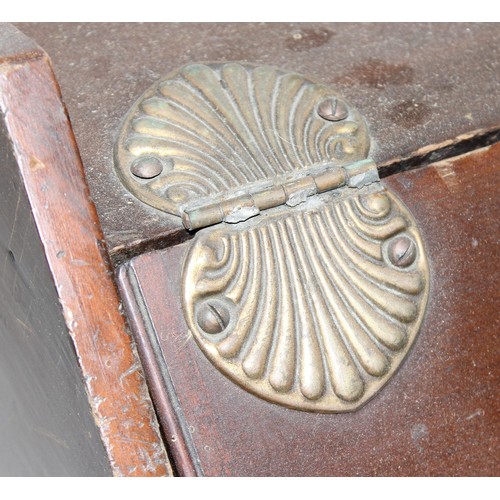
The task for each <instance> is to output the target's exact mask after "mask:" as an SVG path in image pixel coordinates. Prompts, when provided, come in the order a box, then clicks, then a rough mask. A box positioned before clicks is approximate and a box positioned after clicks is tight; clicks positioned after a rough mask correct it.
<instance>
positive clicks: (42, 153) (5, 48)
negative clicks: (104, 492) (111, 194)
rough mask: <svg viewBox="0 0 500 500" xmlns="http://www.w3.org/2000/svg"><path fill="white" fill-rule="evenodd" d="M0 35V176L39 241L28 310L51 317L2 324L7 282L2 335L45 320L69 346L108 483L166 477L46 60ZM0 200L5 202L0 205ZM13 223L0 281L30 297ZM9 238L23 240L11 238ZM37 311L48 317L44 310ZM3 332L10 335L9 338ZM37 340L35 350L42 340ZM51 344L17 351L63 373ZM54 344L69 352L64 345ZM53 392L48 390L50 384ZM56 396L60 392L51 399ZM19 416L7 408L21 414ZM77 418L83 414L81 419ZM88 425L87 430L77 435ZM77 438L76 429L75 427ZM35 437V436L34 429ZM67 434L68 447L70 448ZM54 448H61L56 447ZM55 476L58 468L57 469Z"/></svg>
mask: <svg viewBox="0 0 500 500" xmlns="http://www.w3.org/2000/svg"><path fill="white" fill-rule="evenodd" d="M0 33H1V36H0V42H1V43H2V45H0V54H5V57H4V58H2V57H0V107H1V111H2V113H3V116H4V120H5V128H6V130H5V137H7V136H8V139H9V141H10V142H11V143H12V150H13V155H14V158H15V163H13V164H4V165H2V168H6V169H9V172H7V175H11V176H14V178H15V174H16V172H18V175H19V176H20V179H22V183H21V184H20V187H19V188H18V192H19V197H18V198H17V200H18V203H19V207H20V208H24V209H26V204H25V205H23V206H21V202H22V200H23V198H22V196H24V195H22V193H23V190H24V191H25V193H26V195H25V196H26V200H28V201H29V205H30V206H31V211H32V217H33V220H34V224H36V230H37V231H38V235H39V238H40V242H41V245H40V246H38V247H37V245H39V243H37V240H35V241H33V243H32V244H33V250H36V249H37V248H38V249H39V250H40V249H42V248H43V252H44V253H45V256H43V255H38V257H37V258H38V260H39V262H41V263H40V266H42V267H43V262H44V260H45V259H46V262H47V264H48V269H49V270H50V274H49V273H47V276H50V280H51V281H50V283H45V284H44V285H43V287H41V288H40V290H38V293H44V290H47V293H48V294H49V295H48V296H47V297H46V298H45V299H42V298H38V299H37V300H34V302H33V307H36V308H37V311H38V313H39V314H40V315H41V317H42V318H43V317H45V315H50V311H52V312H53V314H55V315H56V316H55V317H54V318H53V319H52V320H50V318H47V321H46V323H45V324H41V323H39V322H37V320H36V318H35V317H34V316H36V313H37V311H35V310H33V311H32V312H31V313H30V311H29V310H28V312H27V313H26V314H27V315H28V319H29V321H28V322H27V323H26V324H25V322H24V320H23V316H19V317H18V318H17V319H18V320H19V321H20V323H19V321H17V323H16V320H15V318H12V316H11V315H12V313H13V312H14V313H15V311H17V310H18V309H19V308H20V307H21V305H22V304H19V303H18V302H17V300H18V299H19V300H22V297H18V296H17V295H16V290H17V288H16V287H17V286H19V287H21V284H20V283H19V285H18V284H17V283H18V282H17V281H14V282H12V283H11V286H12V294H13V295H11V296H9V295H7V297H6V301H7V302H4V300H5V299H4V297H3V296H2V315H3V314H7V316H6V318H7V320H5V321H6V322H5V328H6V331H7V332H8V334H9V335H14V334H15V332H16V331H18V332H23V330H22V329H23V327H25V328H26V329H27V330H28V333H30V334H32V335H34V334H37V335H43V333H44V329H43V328H42V327H43V326H45V329H46V328H48V326H49V325H50V321H55V322H56V323H57V325H58V327H59V329H60V330H61V329H62V330H63V333H61V334H62V335H66V336H68V337H71V339H72V343H73V346H74V350H75V355H76V358H77V359H78V363H79V365H80V368H81V373H80V376H81V377H82V378H83V381H84V386H85V389H86V392H87V396H88V403H89V404H90V411H91V412H92V415H93V417H94V420H95V424H96V425H97V429H98V430H99V432H100V436H101V438H102V442H103V444H104V448H105V450H106V452H107V456H108V463H109V466H110V467H111V470H112V472H113V474H115V475H168V474H170V473H171V469H170V466H169V463H168V459H167V456H166V452H165V448H164V446H163V442H162V440H161V437H160V434H159V429H158V424H157V421H156V417H155V415H154V411H153V408H152V405H151V401H150V398H149V394H148V391H147V388H146V385H145V382H144V379H143V373H142V368H141V364H140V362H139V360H138V359H137V356H136V353H135V351H134V347H133V344H132V342H131V340H130V337H129V335H128V332H127V327H126V322H125V319H124V317H123V315H122V312H121V307H120V300H119V297H118V294H117V290H116V287H115V284H114V282H113V279H112V272H111V269H110V265H109V262H108V260H107V256H106V253H105V250H104V249H103V247H104V245H103V236H102V233H101V229H100V226H99V223H98V219H97V214H96V211H95V207H94V205H93V204H92V202H91V201H90V198H89V191H88V187H87V185H86V183H85V180H84V174H83V169H82V164H81V161H80V157H79V154H78V151H77V147H76V144H75V140H74V137H73V133H72V130H71V126H70V123H69V120H68V117H67V114H66V110H65V108H64V106H63V104H62V102H61V95H60V92H59V87H58V85H57V83H56V81H55V79H54V75H53V72H52V69H51V65H50V61H49V59H48V57H47V56H46V55H45V53H44V52H43V51H42V50H41V49H40V48H39V47H37V46H36V45H35V44H33V43H32V42H30V41H29V40H28V39H26V37H24V36H23V35H21V34H20V33H19V32H18V31H17V30H15V29H13V28H11V27H9V26H2V28H1V30H0ZM16 49H17V52H16ZM12 170H16V172H14V171H12ZM2 189H3V190H5V189H7V190H9V189H11V186H9V185H8V184H7V185H4V186H3V187H2ZM2 201H3V202H4V203H5V200H2ZM2 216H4V214H3V213H2ZM19 217H20V216H19V212H15V213H14V221H13V222H12V221H9V222H12V228H11V229H12V231H11V233H10V236H8V237H6V233H5V231H3V232H2V237H3V238H6V239H4V240H3V241H2V254H3V261H2V262H3V265H4V268H5V269H6V270H5V269H4V273H3V279H7V280H8V279H14V280H17V279H20V280H21V279H22V277H23V276H25V280H26V281H25V282H24V281H23V284H24V286H25V287H27V288H28V289H29V290H30V291H31V293H35V292H34V290H33V285H34V284H36V283H37V282H38V281H37V280H39V279H42V277H43V275H42V274H40V275H38V274H36V273H35V274H34V276H33V277H29V276H26V273H29V272H30V269H31V268H33V271H34V272H35V271H36V269H34V267H33V266H35V264H33V266H31V268H30V263H29V262H25V259H27V255H28V252H27V253H23V250H22V246H21V247H19V245H22V244H24V245H30V244H31V243H30V242H29V241H27V240H23V239H24V238H27V237H28V236H29V234H28V229H27V228H29V225H20V224H21V220H20V219H19ZM7 227H8V226H7ZM19 231H26V233H22V234H21V233H19ZM31 233H34V230H32V231H31ZM31 236H33V234H31ZM30 255H31V253H30ZM9 266H10V267H13V268H15V273H14V275H12V272H10V271H9V269H10V267H9ZM42 272H43V269H42V270H41V271H40V273H42ZM5 273H7V274H5ZM33 280H34V281H33ZM8 287H9V281H7V282H3V284H2V290H3V291H4V292H5V290H6V288H8ZM51 291H52V292H53V294H54V296H56V297H57V301H58V303H54V300H55V297H52V299H51V295H50V293H52V292H51ZM56 293H57V295H55V294H56ZM51 300H52V302H51ZM45 301H48V302H49V303H48V304H46V302H45ZM9 304H10V305H11V307H12V310H10V311H9V310H7V311H4V310H3V308H4V307H7V306H8V305H9ZM45 306H47V307H49V309H45ZM21 308H22V307H21ZM57 315H59V316H57ZM49 320H50V321H49ZM18 323H19V324H18ZM12 325H15V326H16V328H17V330H14V331H12V330H11V327H12ZM37 325H38V326H40V328H41V330H40V331H36V332H33V331H32V329H34V328H35V327H37ZM2 328H3V326H2ZM2 331H3V329H2ZM23 334H26V333H23ZM52 335H57V331H54V332H52ZM38 341H39V342H40V341H41V342H44V341H43V338H39V339H38ZM61 342H62V343H63V344H64V339H61V340H60V342H57V341H54V340H52V341H50V340H47V342H46V343H45V342H44V344H45V349H41V350H40V352H39V355H40V358H37V357H36V356H35V354H34V353H33V352H32V350H28V351H27V352H28V354H29V356H30V357H31V358H30V359H32V360H33V362H34V363H39V366H38V368H37V370H43V368H42V366H43V365H44V364H45V363H50V361H51V359H52V360H53V359H56V358H57V357H58V356H61V358H62V357H63V356H64V357H65V358H64V360H62V361H61V362H62V363H63V366H64V367H66V368H67V367H68V364H69V363H70V360H69V359H67V356H68V353H67V352H65V351H64V349H65V347H63V344H61ZM64 345H66V346H69V344H68V343H66V344H64ZM8 347H9V344H7V345H2V351H4V350H5V351H4V354H5V355H7V356H9V351H8ZM49 347H52V348H53V349H59V348H60V349H61V351H60V352H50V353H47V349H48V348H49ZM22 355H23V352H22V349H21V352H12V356H22ZM62 369H63V368H61V369H60V370H59V371H58V369H57V367H48V368H47V370H48V372H47V373H50V370H55V372H56V373H59V374H60V373H61V370H62ZM76 369H77V367H76V366H73V368H72V369H71V370H72V371H71V372H72V374H73V377H74V376H75V370H76ZM35 373H36V371H35ZM13 375H14V374H13ZM69 381H71V379H69V380H68V382H69ZM37 383H38V384H40V386H39V391H40V395H43V394H45V395H46V397H50V396H51V394H52V390H51V388H50V387H45V386H44V384H47V383H50V379H49V380H48V379H47V375H46V374H45V375H41V376H40V378H39V380H38V382H37ZM53 383H54V384H57V379H54V380H53ZM54 389H55V388H54ZM28 394H29V393H28ZM77 394H78V388H77ZM63 396H64V392H63V389H61V393H60V397H61V398H63ZM80 396H82V394H81V391H80ZM19 397H20V398H22V396H19ZM73 401H74V398H72V397H71V398H69V399H68V400H67V401H66V404H68V405H70V404H72V403H73ZM33 403H35V402H33ZM81 403H82V401H81V399H80V404H81ZM58 404H59V405H60V406H61V405H64V404H65V402H64V401H61V400H59V401H58ZM23 410H24V409H23V408H18V409H17V411H18V412H21V414H22V413H23ZM86 411H88V409H86ZM82 412H83V413H85V410H82ZM42 416H43V415H42ZM82 418H84V416H82ZM56 422H57V421H55V422H54V423H56ZM89 425H90V424H88V422H87V424H86V428H89ZM4 426H5V427H4ZM2 427H4V428H3V429H2V430H3V431H4V432H8V430H9V427H8V422H7V423H2ZM81 430H82V431H83V430H85V427H84V428H82V429H81ZM35 431H36V429H35ZM40 432H42V434H43V432H44V430H43V428H42V429H41V430H40ZM76 432H77V434H76V435H75V439H79V437H78V431H76ZM45 434H46V436H48V437H49V438H52V439H55V440H56V441H57V440H58V439H59V438H58V437H57V435H54V436H52V434H51V431H50V429H48V430H46V432H45ZM59 444H60V445H61V446H64V443H63V442H62V441H61V442H60V443H59ZM84 448H85V443H82V454H85V455H86V456H87V458H88V453H87V452H85V449H84ZM95 453H96V464H95V467H97V466H98V465H99V464H101V465H102V467H103V469H102V472H103V473H105V472H106V470H108V472H109V469H106V467H108V466H104V465H103V463H102V458H99V457H98V450H96V451H95ZM82 460H83V457H82ZM95 467H94V468H89V469H88V471H87V472H91V471H92V472H93V473H97V471H96V468H95ZM62 471H68V469H67V468H64V467H63V468H62V469H61V472H62ZM75 471H76V469H75Z"/></svg>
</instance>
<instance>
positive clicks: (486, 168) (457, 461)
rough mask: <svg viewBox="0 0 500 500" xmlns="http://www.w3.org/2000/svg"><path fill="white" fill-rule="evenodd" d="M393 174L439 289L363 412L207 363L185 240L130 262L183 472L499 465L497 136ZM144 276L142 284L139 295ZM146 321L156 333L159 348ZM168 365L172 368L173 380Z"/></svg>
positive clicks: (455, 469)
mask: <svg viewBox="0 0 500 500" xmlns="http://www.w3.org/2000/svg"><path fill="white" fill-rule="evenodd" d="M384 183H385V184H386V185H387V186H389V187H390V188H391V189H393V190H394V191H395V192H396V193H397V194H398V195H399V196H400V197H401V198H402V200H403V201H404V202H405V203H406V204H407V206H408V207H409V208H410V210H411V211H412V213H413V215H414V216H415V219H416V221H417V224H418V225H419V227H420V230H421V233H422V236H423V239H424V242H425V246H426V248H427V252H428V258H429V262H430V267H431V291H430V297H429V306H428V310H427V312H426V316H425V319H424V322H423V326H422V329H421V333H420V335H419V337H418V338H417V340H416V342H415V345H414V346H413V348H412V351H411V352H410V353H409V356H408V358H407V359H406V360H405V362H404V363H403V365H402V366H401V368H400V370H399V372H398V373H396V375H395V376H394V377H393V379H392V380H391V381H390V382H389V383H388V384H387V386H386V387H385V388H383V389H382V391H381V392H380V393H379V394H378V395H377V396H375V398H374V399H373V400H372V401H370V402H368V403H367V404H366V405H365V406H364V407H363V408H361V409H359V410H358V411H356V412H354V413H347V414H333V415H332V414H330V415H326V414H314V413H306V412H301V411H296V410H291V409H287V408H284V407H280V406H277V405H275V404H272V403H268V402H266V401H264V400H262V399H259V398H258V397H256V396H253V395H252V394H250V393H248V392H246V391H245V390H243V389H241V388H240V387H239V386H237V385H235V384H234V383H232V382H231V381H229V380H228V379H227V378H226V377H225V376H224V375H222V374H221V373H220V372H218V371H217V369H216V368H214V367H213V366H212V365H211V364H210V363H209V361H208V360H207V359H206V358H205V356H204V354H203V353H202V351H201V350H200V349H199V348H198V346H197V345H196V343H195V341H194V339H193V338H192V337H191V335H190V334H189V333H188V331H187V327H186V324H185V321H184V318H183V313H182V310H181V302H180V298H179V297H180V274H181V269H182V264H183V259H184V257H185V253H186V250H187V248H188V247H189V242H188V243H183V244H181V245H178V246H175V247H172V248H169V249H164V250H159V251H155V252H151V253H148V254H145V255H141V256H139V257H136V258H134V259H133V260H132V261H131V262H130V264H129V265H126V266H123V267H122V268H121V271H120V286H121V290H122V295H123V297H124V300H125V307H126V309H127V311H128V313H129V317H130V321H131V325H132V326H133V330H134V334H135V335H136V338H137V342H138V346H139V348H140V351H141V353H142V359H143V362H144V363H145V365H146V366H145V369H146V372H147V375H148V380H149V383H150V387H151V390H152V393H153V397H154V400H155V402H156V406H157V409H158V410H159V412H160V415H159V417H160V420H161V421H162V423H163V425H164V426H165V427H166V428H165V429H164V432H165V434H166V435H167V437H168V445H169V447H170V449H171V450H172V454H173V456H174V458H175V460H176V466H177V468H178V469H179V471H180V472H181V473H182V472H185V473H193V472H195V468H196V467H198V469H197V473H198V474H202V473H203V474H206V475H209V476H213V475H231V476H232V475H245V476H246V475H266V476H267V475H279V476H288V475H292V476H295V475H329V476H332V475H333V476H338V475H362V476H373V475H383V476H386V475H390V476H393V475H401V476H403V475H411V476H414V475H432V476H436V475H445V476H448V475H497V474H498V473H500V463H499V459H498V457H499V451H500V447H499V430H500V429H499V419H498V416H499V410H500V405H499V402H498V398H497V389H498V382H499V379H498V377H499V372H498V306H499V295H498V279H499V271H498V223H497V220H496V217H495V216H494V214H495V213H498V191H499V188H500V145H495V146H492V147H490V148H485V149H483V150H479V151H477V152H475V153H471V154H468V155H465V156H463V157H458V158H455V159H453V160H449V161H446V162H441V163H436V164H433V165H430V166H428V167H424V168H421V169H417V170H413V171H409V172H404V173H400V174H396V175H393V176H391V177H389V178H387V179H385V180H384ZM134 288H135V290H140V292H138V293H137V295H136V296H135V298H134ZM141 292H142V293H141ZM137 297H138V298H139V300H138V301H137V300H136V298H137ZM144 318H146V319H144ZM148 329H149V332H148ZM148 335H153V336H156V338H158V339H159V345H160V346H161V355H160V357H159V358H160V359H159V360H158V358H155V355H154V352H153V348H152V345H154V344H152V343H151V342H150V341H149V340H148ZM162 356H163V358H164V361H165V366H164V365H163V361H162V359H161V358H162ZM161 370H164V371H165V370H168V374H167V376H168V375H169V377H170V379H171V384H172V388H171V389H170V391H169V390H168V389H167V386H166V385H165V384H164V383H162V382H161V381H160V378H161ZM183 432H184V437H183V436H182V433H183ZM198 460H199V464H198V462H197V461H198ZM197 464H198V465H197Z"/></svg>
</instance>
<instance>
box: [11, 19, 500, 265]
mask: <svg viewBox="0 0 500 500" xmlns="http://www.w3.org/2000/svg"><path fill="white" fill-rule="evenodd" d="M18 26H19V27H20V28H21V29H22V30H23V31H24V32H25V33H27V34H28V35H30V36H32V37H34V38H35V39H36V40H37V41H38V42H39V43H40V44H41V45H42V46H43V47H44V48H45V49H46V50H47V51H48V53H49V54H50V55H51V57H52V58H53V61H54V63H55V68H56V73H57V75H58V78H59V81H60V83H61V87H62V90H63V95H64V98H65V101H66V103H67V106H68V108H69V112H70V115H71V118H72V121H73V125H74V129H75V133H76V137H77V140H78V144H79V146H80V150H81V154H82V158H83V163H84V167H85V170H86V174H87V177H88V180H89V183H90V188H91V193H92V197H93V199H94V201H95V203H96V205H97V211H98V214H99V217H100V220H101V223H102V226H103V230H104V234H105V236H106V241H107V244H108V245H109V248H110V250H111V256H112V258H113V259H114V261H115V262H120V261H123V259H125V258H126V257H127V256H129V255H134V254H138V253H141V252H144V251H147V250H149V249H152V248H160V247H166V246H169V245H171V244H172V243H176V242H179V241H180V240H182V239H185V238H187V237H188V234H187V233H186V232H185V231H184V229H183V228H182V225H181V224H180V221H179V220H178V219H175V218H173V217H171V216H169V215H167V214H163V213H161V212H159V211H156V210H154V209H152V208H150V207H148V206H147V205H145V204H143V203H142V202H140V201H138V200H137V199H135V198H134V197H133V196H131V195H130V194H129V193H128V192H127V191H126V190H125V189H124V188H123V186H122V185H121V183H120V182H119V180H118V179H117V177H116V175H115V173H114V172H113V144H114V141H115V137H116V134H117V131H118V129H119V125H120V123H121V121H122V119H123V117H124V116H125V114H126V112H127V111H128V109H129V108H130V107H131V105H132V104H133V103H134V101H135V100H136V99H137V98H138V97H139V95H140V94H141V93H142V92H143V91H145V90H146V89H147V88H148V87H149V86H150V85H151V84H152V83H153V82H155V81H156V80H157V79H159V78H160V77H162V76H164V75H166V74H167V73H169V72H171V71H173V70H175V69H177V68H178V67H180V66H182V65H184V64H187V63H190V62H195V61H200V62H205V61H243V62H251V63H255V64H270V65H274V66H278V67H281V68H283V69H285V70H289V71H297V72H299V73H303V74H306V75H308V76H310V77H312V78H314V79H317V80H319V81H320V82H322V83H325V84H328V85H331V86H333V87H334V88H335V89H336V90H337V91H338V92H339V93H340V94H342V95H344V96H345V97H346V98H347V99H348V100H349V101H350V102H351V103H352V104H353V105H354V106H355V107H357V108H358V109H359V110H360V111H361V113H362V114H363V115H364V116H365V117H366V119H367V122H368V124H369V126H370V131H371V134H372V136H373V139H374V146H373V148H372V153H371V155H372V157H373V158H374V159H375V160H376V161H377V163H378V164H381V165H384V168H388V169H389V171H390V172H394V170H395V167H394V163H395V162H397V167H396V168H397V169H401V168H403V167H404V168H409V167H414V166H415V165H421V164H422V157H424V158H425V159H426V161H436V160H438V159H439V158H442V157H443V155H456V154H459V153H460V152H464V151H466V150H470V149H471V148H473V147H477V146H478V145H484V144H486V143H488V142H490V143H491V142H492V141H493V140H494V138H495V137H497V135H496V133H497V132H498V127H499V125H500V124H499V122H498V114H499V102H500V66H499V65H498V64H497V61H498V60H499V59H500V52H499V51H500V27H499V25H498V24H487V23H486V24H432V23H431V24H349V23H341V24H324V23H307V24H301V23H288V24H285V23H279V24H275V23H269V24H262V23H259V24H253V23H232V24H224V23H218V24H212V23H201V24H192V23H181V24H127V25H123V24H43V23H42V24H20V25H18ZM462 134H467V137H461V138H460V139H456V138H458V137H459V136H462ZM492 136H493V137H492ZM422 148H424V149H422ZM464 148H467V149H464ZM401 160H404V162H403V163H401ZM131 221H133V222H131Z"/></svg>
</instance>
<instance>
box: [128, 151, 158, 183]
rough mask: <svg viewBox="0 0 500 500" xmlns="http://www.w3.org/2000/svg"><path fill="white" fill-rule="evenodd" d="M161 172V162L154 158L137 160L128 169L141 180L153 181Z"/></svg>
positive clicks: (148, 157) (147, 157)
mask: <svg viewBox="0 0 500 500" xmlns="http://www.w3.org/2000/svg"><path fill="white" fill-rule="evenodd" d="M162 170H163V165H162V163H161V161H160V160H159V159H158V158H155V157H154V156H146V157H145V158H138V159H137V160H135V161H134V163H132V166H131V167H130V171H131V172H132V173H133V174H134V175H135V176H136V177H140V178H141V179H153V178H154V177H158V176H159V175H160V174H161V172H162Z"/></svg>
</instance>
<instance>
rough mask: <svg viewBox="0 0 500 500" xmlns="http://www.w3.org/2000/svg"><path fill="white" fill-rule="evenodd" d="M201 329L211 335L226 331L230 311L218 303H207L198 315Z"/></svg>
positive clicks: (202, 306) (197, 318) (199, 310)
mask: <svg viewBox="0 0 500 500" xmlns="http://www.w3.org/2000/svg"><path fill="white" fill-rule="evenodd" d="M196 320H197V321H198V325H199V327H200V328H201V329H202V330H203V331H204V332H205V333H208V334H210V335H215V334H217V333H221V332H222V331H224V330H225V329H226V327H227V325H228V324H229V320H230V316H229V310H228V308H227V307H226V306H224V305H223V304H220V303H218V302H205V303H204V304H202V305H201V307H200V308H199V309H198V314H197V315H196Z"/></svg>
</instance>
